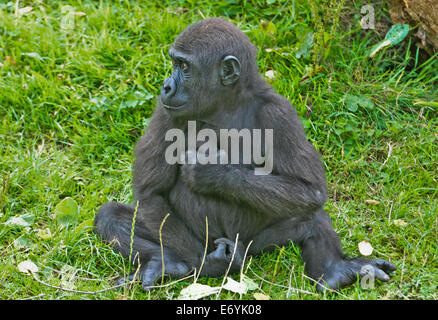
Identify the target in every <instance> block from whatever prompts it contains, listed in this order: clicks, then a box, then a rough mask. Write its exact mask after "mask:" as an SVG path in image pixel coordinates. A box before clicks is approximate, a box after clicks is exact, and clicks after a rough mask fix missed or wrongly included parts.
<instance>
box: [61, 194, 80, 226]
mask: <svg viewBox="0 0 438 320" xmlns="http://www.w3.org/2000/svg"><path fill="white" fill-rule="evenodd" d="M55 216H56V220H57V221H58V223H59V224H61V225H63V226H66V225H74V224H77V223H78V222H79V216H80V213H79V206H78V204H77V203H76V201H75V200H74V199H72V198H70V197H68V198H65V199H63V200H61V202H59V203H58V204H57V205H56V207H55Z"/></svg>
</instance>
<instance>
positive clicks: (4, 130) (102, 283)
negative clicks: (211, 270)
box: [0, 0, 438, 299]
mask: <svg viewBox="0 0 438 320" xmlns="http://www.w3.org/2000/svg"><path fill="white" fill-rule="evenodd" d="M315 1H316V0H315ZM16 3H18V9H22V8H25V7H26V6H31V7H32V10H31V11H30V12H27V13H24V12H23V11H18V10H17V8H16V7H15V6H16ZM330 3H332V2H331V1H327V0H325V1H322V0H321V1H316V2H314V3H313V4H314V5H309V3H308V1H298V0H296V1H295V0H289V1H257V0H248V1H232V0H229V1H225V2H214V3H213V2H211V3H210V2H208V1H201V2H199V1H196V2H195V1H164V2H163V1H156V2H155V1H150V2H146V1H144V2H143V1H128V0H126V1H121V0H120V1H100V2H97V1H91V0H76V1H45V0H39V1H17V2H11V3H5V2H2V3H0V63H1V64H0V66H1V67H0V122H1V125H0V139H1V142H0V147H1V148H0V173H1V176H0V178H1V179H2V183H1V185H0V258H1V260H2V263H1V264H0V298H1V299H174V298H176V297H177V296H178V295H179V293H180V291H181V289H183V288H185V287H187V286H188V285H189V284H191V283H193V279H187V280H184V281H182V282H178V283H176V284H172V285H170V286H168V287H165V288H161V289H156V290H153V291H150V292H147V293H144V292H143V291H142V290H141V287H140V286H139V285H132V286H131V287H129V288H125V289H114V290H108V291H103V292H102V291H101V292H99V293H88V294H85V293H79V292H75V291H91V292H94V291H99V290H103V289H106V288H110V287H111V286H113V285H114V281H113V280H114V277H115V276H117V275H121V274H127V272H128V270H129V268H130V266H129V264H128V262H127V260H125V259H123V258H122V257H121V256H120V255H119V254H117V253H115V252H114V251H113V250H112V249H111V248H110V247H109V246H107V245H105V244H104V243H102V242H101V241H100V240H99V239H98V237H97V236H96V235H95V234H94V233H93V232H92V228H91V223H92V221H93V218H94V215H95V213H96V209H97V208H98V207H99V206H100V205H101V204H103V203H104V202H106V201H108V200H116V201H121V202H131V201H132V190H131V164H132V161H133V154H132V150H133V146H134V144H135V142H136V141H137V139H138V138H139V137H140V136H141V134H142V133H143V132H144V130H145V127H146V126H147V123H148V118H149V117H150V115H151V113H152V112H153V109H154V106H155V98H154V97H155V96H156V95H157V94H158V93H159V90H160V86H161V83H162V81H163V80H164V79H165V78H166V76H167V75H168V74H169V72H170V69H171V65H170V61H169V59H168V58H167V51H168V48H169V45H170V44H171V43H172V41H173V40H174V38H175V36H176V35H177V34H178V33H179V32H181V31H182V30H183V29H184V28H185V27H186V26H188V25H189V24H191V23H193V22H195V21H199V20H200V19H202V18H203V16H205V17H212V16H224V17H226V18H227V19H230V20H231V21H233V22H234V23H235V24H237V25H238V27H239V28H241V29H242V30H244V31H245V32H246V33H247V34H248V36H249V37H250V39H251V41H253V43H254V44H256V45H257V47H258V48H259V54H258V63H259V69H260V72H261V73H262V74H264V73H265V72H266V71H268V70H273V71H275V78H274V79H272V80H269V81H271V83H272V86H273V87H274V88H275V89H276V90H277V91H278V92H279V93H280V94H282V95H284V96H285V97H286V98H287V99H289V100H290V101H291V102H292V103H293V104H294V105H295V106H296V108H297V110H298V112H299V114H300V116H301V118H302V120H303V123H304V125H305V128H306V132H307V136H308V138H309V139H310V140H311V141H312V143H313V144H314V145H315V146H316V147H317V149H318V150H319V151H320V152H321V154H322V156H323V161H324V163H325V166H326V170H327V179H328V184H329V189H330V199H329V201H328V203H327V205H326V209H327V211H328V212H329V213H330V215H331V217H332V219H333V222H334V226H335V229H336V230H337V232H338V233H339V235H340V237H341V239H342V244H343V247H344V249H345V251H346V252H347V253H349V254H350V255H359V252H358V243H359V242H361V241H363V240H367V241H369V242H370V243H371V244H372V246H373V247H374V249H375V250H374V252H373V254H372V257H373V258H383V259H387V260H389V261H391V262H393V263H394V264H395V265H396V266H397V267H398V270H397V271H396V272H395V274H394V276H393V277H392V279H391V280H390V282H388V283H384V284H382V283H380V284H378V285H377V286H376V287H375V288H374V289H362V288H361V287H360V286H359V285H356V286H353V287H350V288H347V289H344V290H342V291H341V292H340V294H331V293H327V294H316V293H315V289H314V287H313V286H312V285H311V284H310V283H309V281H308V279H306V278H305V276H304V275H303V265H302V261H301V258H300V255H299V252H298V250H297V249H296V248H294V247H293V246H292V245H291V246H290V247H288V248H278V249H277V250H276V251H274V252H273V253H270V254H263V255H262V256H260V257H254V258H252V259H251V260H248V262H249V261H250V263H248V265H247V266H245V274H246V275H247V276H248V277H249V278H251V279H252V280H254V281H255V282H256V283H257V284H258V285H259V288H258V289H257V290H256V291H251V292H249V293H247V294H245V295H243V296H240V295H239V294H235V293H232V292H230V291H226V290H223V291H222V292H221V294H220V295H219V298H220V299H239V298H243V299H253V298H254V296H253V294H254V293H263V294H265V295H268V296H269V297H270V298H271V299H437V298H438V296H437V292H438V291H437V284H438V268H437V267H438V254H437V210H438V208H437V206H438V201H437V192H438V188H437V185H438V183H437V179H438V172H437V166H438V147H437V146H438V143H437V134H438V130H437V128H438V112H437V109H438V108H437V106H438V97H437V92H438V62H437V56H434V57H429V58H424V57H423V56H422V55H421V52H419V51H418V50H417V49H416V47H415V41H414V39H413V38H410V37H407V38H406V39H405V40H404V41H403V42H402V43H401V44H400V45H398V46H396V47H395V48H390V49H386V50H382V51H381V52H379V53H378V54H377V55H376V57H375V58H374V59H370V58H368V56H367V52H368V51H367V50H368V49H369V48H370V47H371V46H372V45H373V44H375V43H377V42H378V41H380V40H381V39H383V37H384V32H382V31H381V30H380V31H379V30H374V31H373V30H362V29H361V28H360V25H359V21H360V7H361V3H360V2H359V1H355V2H351V3H350V2H348V3H345V5H344V7H343V8H342V10H339V14H340V16H338V17H337V18H336V19H330V17H331V16H330V14H335V15H336V14H337V12H338V11H336V10H335V8H332V7H330ZM66 5H70V6H72V8H69V7H66ZM73 8H74V10H75V11H72V10H73ZM315 8H321V10H320V11H319V12H318V11H317V9H315ZM375 11H376V23H377V22H384V21H386V20H385V19H387V18H385V17H388V12H387V9H386V7H385V6H384V5H382V4H379V3H377V4H376V5H375ZM69 12H71V13H69ZM74 12H76V13H74ZM69 14H70V15H69ZM315 15H318V16H319V15H325V16H323V17H322V18H321V17H320V18H319V19H316V20H315V19H313V18H312V17H315ZM314 21H318V23H314ZM332 21H339V22H338V24H336V25H332ZM72 23H73V24H72ZM312 36H313V39H314V41H313V42H312V41H311V39H312ZM297 53H298V54H297ZM68 197H71V198H73V199H74V200H75V202H76V203H77V204H78V207H79V214H80V215H79V217H78V219H77V223H75V224H71V225H69V226H63V225H62V224H60V223H59V222H58V220H57V205H58V204H59V203H60V201H61V200H63V199H65V198H68ZM368 200H374V201H368ZM14 217H23V219H25V222H26V223H24V226H18V225H15V224H12V223H11V219H12V218H14ZM26 260H30V261H33V262H34V263H35V264H36V265H37V266H38V268H39V272H38V273H37V277H38V278H39V279H40V280H42V281H44V282H45V283H47V284H51V285H53V286H62V287H65V288H70V289H72V290H73V292H67V291H63V290H59V289H56V288H53V287H49V286H47V285H45V284H41V283H39V282H37V281H35V280H34V279H33V278H32V277H31V276H29V275H26V274H24V273H21V272H19V271H18V268H17V266H18V264H19V263H20V262H22V261H26ZM233 278H234V279H238V275H233ZM165 281H166V283H169V282H170V281H171V280H169V279H167V278H166V279H165ZM198 282H199V283H203V284H209V285H211V286H219V285H220V284H221V283H222V279H214V278H200V279H198ZM290 287H293V288H297V289H301V290H305V291H310V292H311V293H312V294H308V293H302V292H295V291H293V290H288V288H290ZM313 293H315V294H313ZM213 297H214V296H213Z"/></svg>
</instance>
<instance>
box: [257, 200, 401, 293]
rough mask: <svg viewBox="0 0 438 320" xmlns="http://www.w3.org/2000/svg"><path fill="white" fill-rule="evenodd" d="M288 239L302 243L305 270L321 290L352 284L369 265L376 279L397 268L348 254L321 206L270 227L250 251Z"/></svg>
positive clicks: (384, 262) (380, 261) (298, 243)
mask: <svg viewBox="0 0 438 320" xmlns="http://www.w3.org/2000/svg"><path fill="white" fill-rule="evenodd" d="M289 241H292V242H294V243H295V244H297V245H298V246H300V247H301V256H302V259H303V261H304V264H305V266H304V268H305V271H306V273H307V274H308V275H309V277H311V278H312V279H313V280H314V281H315V282H316V283H317V290H318V291H322V290H324V288H325V287H329V288H332V289H337V288H344V287H346V286H349V285H351V284H352V283H354V282H355V281H356V280H357V277H358V276H359V278H360V277H362V276H364V275H366V274H369V272H370V269H371V270H372V271H371V272H372V273H373V274H374V276H375V278H376V279H379V280H381V281H388V280H389V276H388V274H389V273H390V272H392V271H394V270H395V269H396V267H395V266H394V265H393V264H391V263H389V262H387V261H385V260H371V259H365V258H353V259H350V258H347V257H345V255H344V254H343V253H342V247H341V242H340V240H339V236H338V235H337V233H336V232H335V231H334V230H333V226H332V223H331V220H330V217H329V216H328V215H327V213H326V212H325V211H324V210H322V209H321V210H319V211H318V212H316V213H315V214H314V216H313V217H312V218H311V219H307V220H304V219H301V218H297V217H295V218H290V219H288V220H287V221H281V222H279V223H277V224H274V225H272V226H270V227H268V228H267V229H266V230H264V231H263V232H262V233H260V234H259V235H258V236H257V237H256V238H255V239H254V243H253V244H252V245H251V247H250V251H251V252H254V253H256V252H260V251H262V250H264V249H269V248H272V245H273V244H274V245H287V244H288V242H289Z"/></svg>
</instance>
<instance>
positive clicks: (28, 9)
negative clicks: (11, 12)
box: [18, 6, 33, 16]
mask: <svg viewBox="0 0 438 320" xmlns="http://www.w3.org/2000/svg"><path fill="white" fill-rule="evenodd" d="M32 10H33V8H32V7H31V6H27V7H24V8H20V9H18V14H19V15H20V16H21V15H23V14H26V13H29V12H31V11H32Z"/></svg>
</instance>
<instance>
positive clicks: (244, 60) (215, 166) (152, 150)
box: [95, 18, 395, 290]
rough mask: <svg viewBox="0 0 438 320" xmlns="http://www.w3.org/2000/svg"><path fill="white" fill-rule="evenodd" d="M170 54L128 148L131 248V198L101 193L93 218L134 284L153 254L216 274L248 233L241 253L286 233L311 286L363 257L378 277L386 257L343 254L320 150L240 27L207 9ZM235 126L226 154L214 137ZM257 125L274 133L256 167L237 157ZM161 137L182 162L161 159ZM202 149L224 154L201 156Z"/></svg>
mask: <svg viewBox="0 0 438 320" xmlns="http://www.w3.org/2000/svg"><path fill="white" fill-rule="evenodd" d="M169 56H170V58H171V59H172V62H173V72H172V74H171V76H170V77H169V78H167V79H166V80H165V81H164V83H163V86H162V88H161V96H160V99H159V102H158V105H157V107H156V109H155V112H154V114H153V116H152V119H151V121H150V124H149V126H148V128H147V132H146V134H145V135H144V136H143V137H142V138H141V139H140V141H139V142H138V144H137V147H136V149H135V153H136V160H135V163H134V169H133V185H134V198H135V200H136V201H138V211H137V214H136V217H137V219H136V221H135V230H134V242H133V252H132V254H130V237H131V234H130V232H131V230H130V228H131V225H132V219H133V214H134V207H133V206H130V205H126V204H119V203H114V202H110V203H107V204H104V205H103V206H102V207H101V208H100V209H99V211H98V213H97V215H96V220H95V230H96V232H97V233H98V234H100V235H101V236H102V238H103V239H104V240H105V241H107V242H110V243H111V244H112V245H113V246H114V248H115V249H117V250H118V251H120V252H121V253H122V254H123V255H124V256H125V257H129V256H132V257H133V259H132V260H133V261H132V262H133V263H135V264H137V263H139V264H140V277H141V279H142V282H143V287H144V288H145V289H148V288H150V287H151V286H152V285H153V283H154V281H155V280H156V279H157V278H158V277H159V276H160V275H161V274H162V267H163V266H162V261H164V268H165V273H166V274H170V275H172V276H181V275H184V274H186V273H188V272H190V271H191V270H193V269H194V268H196V269H197V270H198V272H199V274H200V275H209V276H220V275H223V274H224V273H225V271H226V270H227V269H228V267H230V268H231V272H233V271H237V270H239V269H240V267H241V265H242V263H243V256H244V252H245V249H246V247H247V246H248V245H249V244H250V243H251V245H250V246H249V251H248V252H249V253H250V254H253V255H256V254H258V253H260V252H262V251H264V250H269V249H271V248H273V247H274V246H281V245H287V244H288V243H289V242H290V241H293V242H294V243H295V244H296V245H298V246H300V248H301V253H302V258H303V261H304V263H305V270H306V272H307V274H308V275H309V276H310V277H311V278H312V279H314V280H315V283H316V284H317V289H318V290H322V289H324V288H326V287H330V288H338V287H345V286H348V285H350V284H352V283H354V282H355V281H356V280H357V276H359V277H361V276H364V275H365V274H366V273H365V271H364V270H365V269H364V267H366V270H368V271H369V270H370V268H371V270H372V271H374V275H375V277H376V278H377V279H380V280H383V281H387V280H388V279H389V276H388V274H389V273H390V272H392V271H393V270H395V267H394V265H392V264H391V263H389V262H387V261H385V260H370V259H364V258H347V257H346V256H345V255H344V254H343V253H342V249H341V244H340V241H339V237H338V236H337V234H336V232H335V231H334V230H333V227H332V224H331V221H330V218H329V216H328V215H327V213H326V212H325V211H324V210H323V205H324V203H325V201H326V199H327V188H326V181H325V174H324V168H323V165H322V163H321V160H320V157H319V154H318V153H317V152H316V150H315V148H314V147H313V146H312V144H310V143H309V142H308V141H307V139H306V137H305V134H304V130H303V127H302V124H301V122H300V120H299V117H298V116H297V113H296V111H295V109H294V108H293V107H292V106H291V105H290V103H289V102H288V101H287V100H286V99H284V98H283V97H282V96H280V95H278V94H277V93H275V92H274V90H273V89H272V88H271V87H270V86H269V85H268V84H267V83H266V82H265V81H264V79H263V78H262V77H261V76H260V75H259V74H258V71H257V64H256V61H255V57H256V48H255V47H254V46H253V45H252V44H251V42H250V41H249V39H248V37H247V36H246V35H245V34H244V33H243V32H241V31H240V30H239V29H237V28H236V27H235V26H234V25H233V24H232V23H230V22H227V21H224V20H222V19H218V18H212V19H206V20H202V21H200V22H198V23H195V24H193V25H191V26H189V27H188V28H187V29H185V30H184V31H183V32H182V33H181V34H180V35H179V36H178V37H177V38H176V40H175V43H174V44H173V46H171V48H170V50H169ZM189 121H191V122H192V123H195V124H196V128H197V130H198V131H197V134H198V135H197V137H198V139H195V142H193V139H190V137H189V135H191V134H192V133H190V128H189V125H188V124H189ZM175 129H178V130H177V133H178V134H177V135H176V138H180V139H184V140H183V141H184V143H183V144H182V147H181V146H180V147H179V148H174V145H173V144H174V143H175V141H169V139H166V134H168V133H169V132H170V131H171V130H175ZM233 129H234V130H235V131H234V132H237V134H238V136H237V140H235V142H236V141H237V145H238V146H239V147H240V149H239V150H240V151H241V152H240V154H239V156H238V157H237V158H236V157H234V159H231V158H230V155H231V154H232V152H231V151H232V150H231V148H232V143H229V144H227V146H226V147H225V148H224V147H223V145H222V144H220V143H219V140H215V139H214V138H215V136H216V137H217V136H221V133H223V130H229V131H230V130H233ZM257 130H260V132H262V135H263V132H266V130H271V131H272V133H273V139H272V143H263V141H268V140H263V139H262V140H261V141H262V148H261V150H262V154H261V156H262V158H263V157H264V158H263V159H265V161H272V163H271V166H272V170H271V172H269V174H264V175H256V174H255V170H256V169H257V168H259V167H260V166H262V165H263V164H260V162H256V161H254V160H252V161H250V162H249V163H248V161H244V159H248V157H246V153H245V152H242V150H245V141H247V139H248V138H250V139H252V140H251V141H254V139H255V138H256V137H255V132H259V131H257ZM248 132H249V135H250V136H249V137H248ZM207 138H208V141H207V142H208V144H207V142H206V140H207ZM221 146H222V150H220V149H221ZM169 148H170V150H173V149H172V148H174V149H175V152H176V153H177V157H181V159H180V161H176V162H175V161H168V157H166V155H167V156H169V151H168V150H169ZM255 149H256V148H254V147H253V148H251V147H250V148H249V149H246V150H247V151H246V152H254V151H255ZM218 150H220V152H218ZM248 150H249V151H248ZM268 154H271V155H272V157H267V155H268ZM200 155H204V156H205V155H206V156H208V157H210V159H211V158H213V159H214V158H215V157H223V156H224V155H225V158H228V159H226V160H227V161H219V162H218V163H211V162H210V163H201V162H200V161H198V160H199V157H200ZM249 158H250V159H255V157H249ZM224 162H226V163H224ZM160 227H162V228H161V234H160ZM207 230H208V239H207V243H206V233H207ZM237 235H238V237H237ZM236 238H237V239H238V241H235V240H236ZM160 240H161V241H162V243H161V244H160ZM161 245H162V246H163V248H164V249H163V256H162V255H161ZM205 248H207V253H206V256H205V259H204V252H205ZM230 264H231V266H230ZM201 265H202V268H201Z"/></svg>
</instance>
